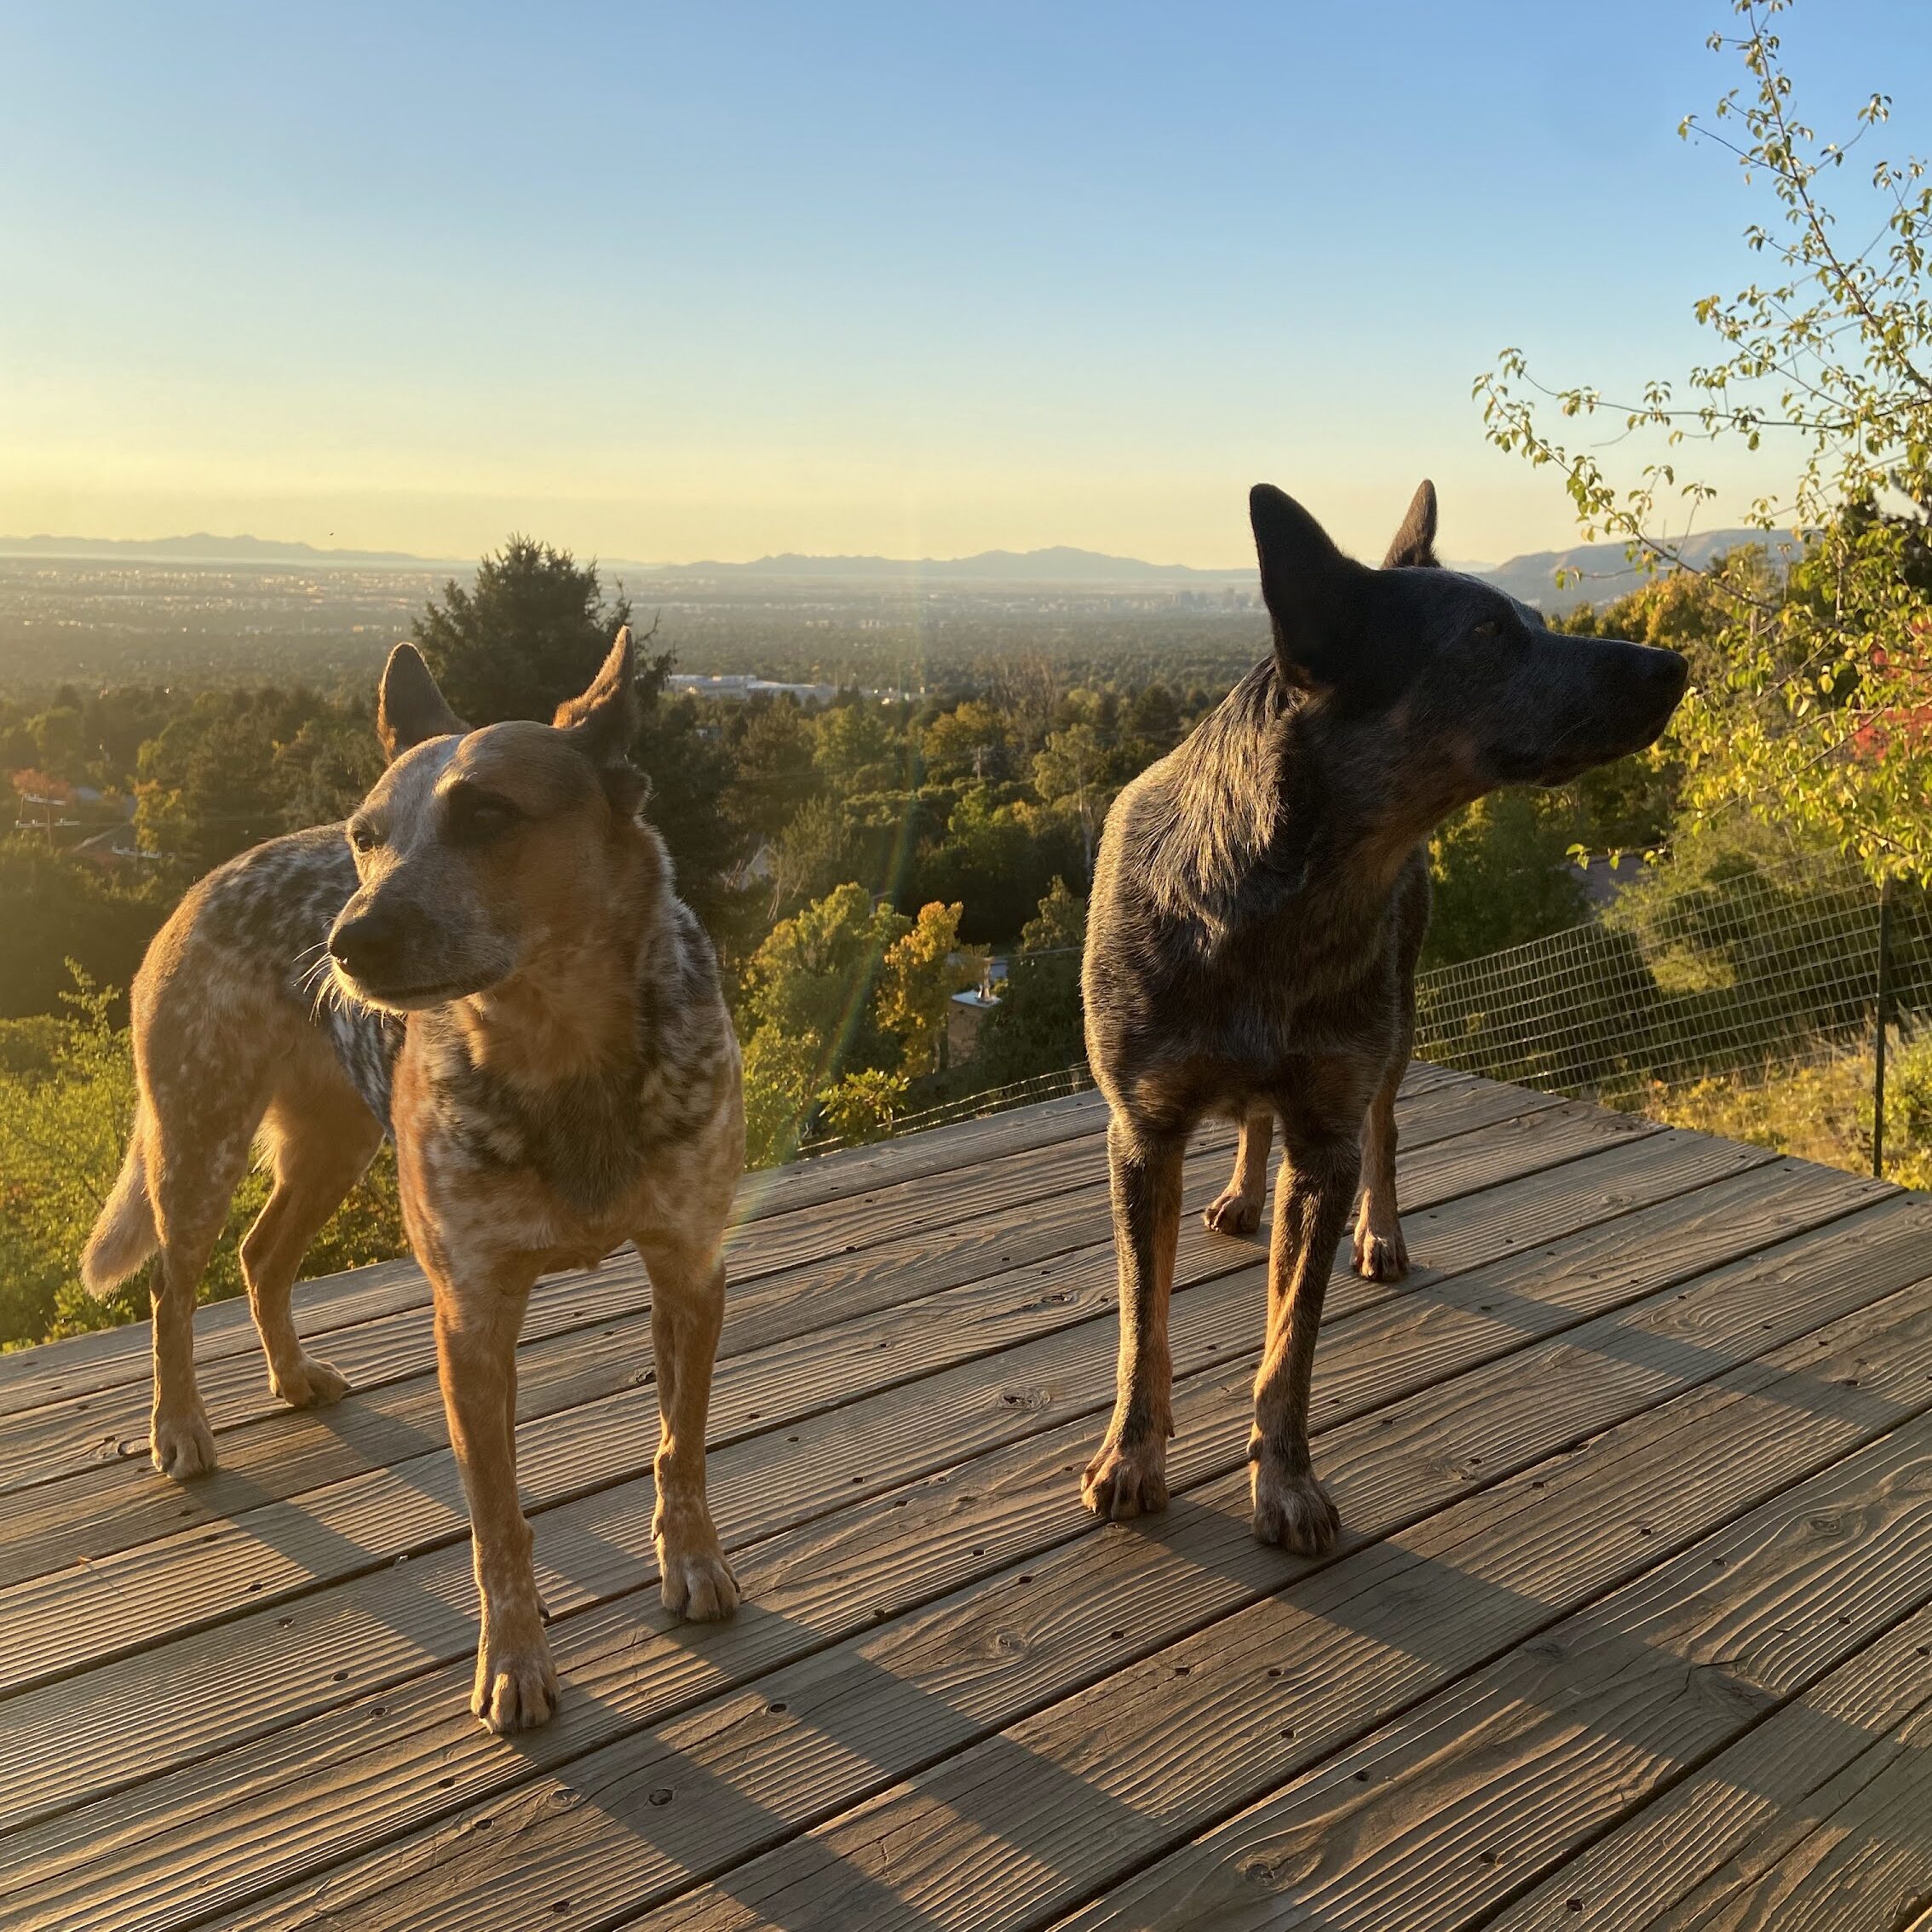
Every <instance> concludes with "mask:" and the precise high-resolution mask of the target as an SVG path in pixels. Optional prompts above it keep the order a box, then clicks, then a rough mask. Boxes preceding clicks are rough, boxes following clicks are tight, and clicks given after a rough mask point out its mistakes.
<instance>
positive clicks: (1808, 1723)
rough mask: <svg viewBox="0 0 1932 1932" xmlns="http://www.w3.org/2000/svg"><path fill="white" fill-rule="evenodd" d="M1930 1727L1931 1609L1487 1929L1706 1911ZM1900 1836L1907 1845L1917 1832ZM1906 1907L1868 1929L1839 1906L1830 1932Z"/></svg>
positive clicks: (1927, 1885)
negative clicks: (1695, 1900) (1693, 1903)
mask: <svg viewBox="0 0 1932 1932" xmlns="http://www.w3.org/2000/svg"><path fill="white" fill-rule="evenodd" d="M1820 1627H1826V1628H1828V1626H1820ZM1929 1716H1932V1609H1927V1608H1921V1609H1920V1610H1918V1612H1916V1613H1914V1614H1913V1615H1912V1616H1909V1617H1907V1618H1906V1619H1905V1620H1904V1621H1903V1622H1902V1623H1900V1624H1895V1625H1894V1626H1893V1627H1892V1628H1891V1629H1890V1630H1888V1631H1886V1632H1885V1634H1884V1635H1883V1636H1880V1637H1879V1638H1877V1640H1876V1641H1875V1642H1872V1643H1871V1644H1870V1645H1869V1646H1867V1647H1866V1648H1864V1649H1862V1650H1860V1651H1859V1652H1858V1653H1856V1654H1855V1655H1854V1656H1852V1657H1851V1658H1850V1659H1849V1660H1848V1661H1846V1662H1844V1663H1843V1664H1841V1665H1839V1666H1838V1667H1837V1669H1835V1670H1831V1672H1830V1673H1829V1674H1828V1675H1826V1676H1824V1677H1823V1678H1821V1679H1820V1681H1819V1682H1816V1683H1815V1684H1814V1685H1813V1686H1811V1688H1808V1690H1807V1691H1806V1692H1805V1693H1804V1694H1803V1696H1802V1697H1799V1698H1797V1699H1792V1700H1791V1701H1790V1702H1788V1703H1786V1704H1785V1705H1782V1706H1781V1707H1780V1709H1778V1710H1777V1711H1775V1712H1774V1714H1773V1715H1772V1716H1769V1717H1768V1718H1767V1719H1765V1720H1764V1721H1763V1722H1761V1723H1759V1724H1758V1725H1757V1727H1756V1728H1753V1729H1751V1730H1749V1731H1747V1732H1745V1734H1744V1736H1743V1737H1741V1738H1740V1739H1738V1740H1737V1742H1735V1743H1734V1744H1733V1745H1730V1746H1729V1747H1728V1749H1726V1750H1724V1751H1721V1752H1719V1753H1718V1754H1717V1755H1716V1756H1715V1757H1711V1758H1710V1759H1709V1760H1708V1761H1707V1762H1705V1763H1704V1764H1703V1765H1702V1766H1701V1767H1700V1768H1699V1769H1697V1770H1696V1771H1695V1772H1694V1773H1693V1774H1691V1775H1690V1776H1688V1777H1687V1778H1685V1779H1683V1780H1682V1781H1681V1782H1679V1783H1678V1784H1676V1785H1674V1786H1673V1787H1671V1788H1670V1790H1669V1791H1667V1792H1666V1793H1665V1795H1663V1796H1662V1797H1655V1798H1653V1799H1651V1801H1650V1802H1648V1803H1642V1804H1641V1806H1640V1807H1639V1808H1636V1810H1635V1813H1634V1815H1632V1816H1631V1817H1630V1818H1629V1819H1628V1820H1625V1821H1624V1823H1623V1824H1622V1825H1620V1826H1619V1827H1618V1829H1617V1830H1615V1831H1613V1832H1611V1833H1610V1834H1609V1835H1608V1836H1607V1837H1604V1838H1601V1839H1599V1840H1598V1841H1597V1842H1596V1843H1595V1844H1593V1845H1592V1846H1590V1849H1588V1850H1586V1851H1584V1852H1582V1853H1579V1854H1577V1855H1576V1856H1574V1857H1573V1858H1571V1859H1569V1860H1567V1861H1566V1862H1565V1863H1564V1864H1562V1865H1561V1866H1559V1867H1558V1868H1557V1869H1556V1870H1555V1872H1551V1873H1550V1875H1549V1876H1548V1877H1545V1878H1544V1879H1543V1880H1542V1881H1541V1883H1538V1885H1537V1886H1536V1887H1535V1889H1533V1890H1532V1891H1531V1892H1529V1893H1527V1894H1526V1895H1524V1896H1523V1897H1521V1899H1519V1900H1517V1901H1516V1903H1515V1905H1514V1906H1511V1907H1510V1908H1509V1910H1508V1911H1506V1912H1504V1914H1503V1915H1502V1917H1501V1918H1498V1919H1496V1920H1494V1921H1493V1922H1492V1923H1493V1924H1494V1926H1495V1928H1496V1932H1533V1929H1538V1928H1540V1929H1545V1932H1547V1929H1551V1928H1555V1927H1557V1926H1574V1925H1579V1924H1580V1925H1584V1926H1594V1927H1601V1926H1605V1925H1612V1926H1615V1925H1639V1924H1649V1923H1653V1922H1657V1921H1660V1920H1662V1919H1663V1918H1665V1915H1667V1914H1677V1913H1679V1912H1682V1910H1683V1909H1684V1908H1685V1901H1686V1900H1688V1899H1689V1898H1691V1896H1692V1895H1693V1894H1701V1897H1700V1898H1699V1907H1700V1908H1704V1909H1708V1908H1709V1907H1710V1906H1711V1905H1712V1904H1713V1903H1714V1901H1715V1900H1716V1899H1718V1898H1720V1897H1725V1898H1734V1897H1737V1896H1739V1895H1742V1894H1744V1893H1745V1891H1746V1890H1747V1889H1748V1888H1749V1887H1750V1886H1751V1884H1752V1883H1755V1882H1756V1879H1757V1877H1758V1876H1759V1875H1760V1874H1762V1872H1764V1871H1766V1870H1767V1869H1768V1867H1770V1866H1774V1865H1775V1864H1777V1863H1778V1862H1779V1861H1780V1860H1782V1859H1783V1858H1784V1856H1785V1853H1786V1851H1787V1849H1790V1848H1791V1847H1794V1846H1796V1845H1797V1844H1801V1843H1803V1841H1804V1840H1806V1839H1807V1838H1808V1837H1811V1835H1812V1833H1813V1831H1814V1829H1815V1828H1816V1826H1817V1825H1818V1823H1819V1821H1820V1820H1826V1819H1828V1818H1830V1817H1831V1816H1832V1815H1833V1814H1838V1813H1840V1812H1842V1811H1843V1809H1844V1808H1846V1807H1847V1806H1848V1805H1849V1803H1850V1801H1851V1800H1852V1798H1853V1797H1854V1795H1855V1794H1856V1793H1857V1792H1859V1791H1861V1790H1863V1789H1864V1788H1865V1787H1866V1785H1870V1784H1872V1783H1873V1782H1874V1781H1876V1780H1879V1779H1882V1778H1883V1777H1885V1776H1886V1775H1887V1774H1889V1771H1890V1769H1891V1765H1892V1760H1893V1759H1894V1758H1895V1756H1896V1755H1897V1753H1898V1751H1900V1750H1901V1749H1904V1750H1912V1749H1916V1750H1917V1751H1918V1753H1919V1755H1920V1757H1922V1758H1923V1757H1924V1756H1925V1747H1926V1746H1927V1745H1928V1744H1932V1734H1929V1733H1928V1728H1927V1720H1928V1717H1929ZM1646 1795H1647V1794H1646ZM1919 1803H1920V1807H1921V1808H1920V1811H1919V1816H1920V1817H1921V1819H1923V1818H1926V1817H1932V1797H1921V1799H1920V1800H1919ZM1894 1837H1895V1842H1898V1843H1901V1844H1902V1845H1906V1846H1909V1844H1910V1834H1909V1833H1906V1834H1894ZM1917 1855H1918V1860H1919V1863H1920V1868H1921V1870H1923V1866H1924V1862H1925V1860H1927V1859H1928V1858H1929V1857H1932V1845H1929V1844H1927V1843H1926V1842H1925V1840H1924V1838H1923V1835H1922V1836H1921V1837H1920V1840H1919V1842H1918V1854H1917ZM1918 1889H1919V1893H1920V1895H1921V1897H1922V1899H1923V1896H1924V1895H1926V1894H1928V1893H1932V1878H1923V1877H1922V1878H1921V1879H1919V1880H1918ZM1571 1900H1576V1901H1577V1903H1576V1904H1574V1905H1573V1904H1572V1903H1571ZM1838 1905H1839V1908H1840V1910H1841V1911H1843V1912H1844V1916H1843V1918H1840V1919H1838V1920H1836V1921H1834V1922H1833V1923H1834V1924H1837V1925H1843V1926H1850V1925H1854V1924H1859V1923H1866V1924H1869V1925H1871V1926H1872V1927H1874V1928H1883V1932H1893V1929H1894V1928H1895V1927H1896V1926H1898V1925H1899V1924H1900V1923H1901V1921H1902V1917H1903V1916H1905V1915H1901V1913H1900V1911H1899V1909H1898V1907H1899V1905H1900V1900H1899V1899H1898V1898H1897V1897H1896V1895H1887V1896H1886V1897H1885V1899H1884V1905H1885V1909H1884V1910H1883V1911H1881V1912H1877V1913H1874V1914H1871V1915H1868V1916H1867V1917H1866V1918H1865V1919H1864V1920H1862V1921H1861V1920H1860V1919H1858V1918H1855V1917H1854V1915H1853V1914H1852V1913H1851V1912H1849V1910H1847V1909H1846V1905H1847V1901H1845V1900H1839V1901H1838ZM1694 1909H1697V1908H1693V1911H1694ZM1676 1922H1678V1921H1676V1919H1673V1923H1676Z"/></svg>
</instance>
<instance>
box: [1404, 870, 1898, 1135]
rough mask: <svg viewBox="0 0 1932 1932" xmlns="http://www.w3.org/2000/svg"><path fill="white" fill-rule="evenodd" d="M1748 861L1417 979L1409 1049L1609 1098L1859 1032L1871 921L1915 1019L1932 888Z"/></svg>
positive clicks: (1785, 1057) (1875, 989)
mask: <svg viewBox="0 0 1932 1932" xmlns="http://www.w3.org/2000/svg"><path fill="white" fill-rule="evenodd" d="M1890 900H1891V904H1890V907H1889V912H1888V911H1885V910H1884V909H1883V907H1882V904H1881V894H1880V893H1879V891H1878V889H1877V888H1876V887H1875V886H1873V885H1872V883H1870V882H1869V881H1868V880H1866V879H1865V878H1864V877H1862V876H1860V875H1858V874H1856V873H1853V872H1851V871H1849V870H1839V869H1837V868H1835V867H1806V868H1796V867H1788V868H1776V869H1757V870H1751V871H1744V872H1740V873H1739V874H1738V875H1736V876H1734V877H1728V878H1712V879H1708V880H1704V881H1700V882H1698V883H1694V884H1690V885H1685V884H1683V883H1681V882H1677V881H1665V880H1663V879H1661V878H1659V879H1657V880H1654V881H1646V882H1643V883H1640V884H1639V885H1638V886H1636V888H1632V889H1630V890H1629V891H1626V892H1625V893H1624V894H1622V895H1620V896H1619V898H1618V899H1617V900H1614V901H1613V903H1612V904H1611V905H1610V906H1608V907H1607V908H1606V909H1605V911H1604V912H1603V915H1602V917H1601V918H1600V919H1598V920H1596V921H1593V922H1592V923H1590V924H1588V925H1584V926H1577V927H1573V928H1572V929H1570V930H1568V931H1567V932H1561V933H1555V934H1551V935H1550V937H1549V938H1547V939H1540V940H1532V941H1531V942H1530V943H1529V944H1527V945H1526V946H1512V947H1510V948H1509V950H1508V951H1507V952H1495V953H1490V954H1488V955H1486V956H1485V957H1482V958H1480V959H1472V960H1469V961H1466V962H1464V963H1463V964H1461V965H1457V966H1446V967H1442V968H1440V969H1437V970H1436V971H1435V972H1430V973H1424V974H1423V975H1419V976H1418V978H1417V982H1416V1006H1417V1014H1416V1051H1417V1054H1418V1055H1420V1056H1421V1057H1422V1058H1423V1059H1426V1060H1432V1061H1439V1062H1440V1063H1441V1064H1443V1065H1445V1066H1450V1067H1461V1068H1463V1069H1465V1070H1467V1071H1468V1072H1475V1073H1483V1074H1486V1075H1488V1076H1489V1077H1490V1078H1492V1079H1498V1080H1512V1081H1516V1082H1519V1083H1521V1084H1523V1085H1526V1086H1535V1087H1544V1088H1549V1089H1552V1090H1556V1091H1560V1092H1566V1093H1579V1094H1580V1093H1588V1094H1594V1095H1597V1096H1599V1097H1601V1098H1605V1099H1614V1098H1618V1097H1621V1096H1624V1095H1631V1094H1635V1093H1636V1092H1639V1091H1641V1090H1646V1089H1648V1088H1650V1087H1652V1086H1654V1085H1655V1084H1658V1083H1660V1082H1661V1083H1664V1084H1678V1083H1682V1082H1684V1081H1688V1080H1693V1079H1698V1078H1707V1077H1710V1076H1711V1075H1714V1074H1728V1073H1752V1074H1762V1073H1763V1072H1768V1071H1771V1070H1774V1069H1775V1068H1776V1067H1780V1066H1791V1065H1797V1064H1800V1063H1802V1062H1804V1061H1809V1060H1813V1059H1815V1058H1817V1057H1818V1056H1819V1055H1820V1054H1824V1053H1829V1052H1832V1051H1842V1050H1844V1049H1848V1048H1851V1047H1855V1046H1858V1045H1860V1044H1869V1043H1870V1042H1871V1041H1872V1039H1873V1038H1874V1034H1875V1029H1876V1026H1877V1014H1878V1004H1879V998H1878V996H1879V980H1880V959H1881V948H1880V939H1881V929H1882V927H1883V929H1884V932H1883V936H1884V938H1885V940H1886V941H1887V944H1886V946H1885V949H1884V951H1885V955H1886V961H1887V973H1886V978H1887V981H1888V984H1887V988H1886V991H1887V996H1888V997H1887V1006H1888V1009H1889V1021H1890V1023H1891V1024H1892V1025H1893V1026H1896V1027H1899V1028H1900V1029H1903V1030H1906V1031H1910V1030H1912V1028H1914V1027H1915V1026H1918V1025H1921V1024H1923V1022H1924V1021H1925V1020H1926V1019H1927V1018H1928V1017H1932V895H1929V894H1927V892H1926V891H1925V890H1924V888H1922V887H1916V886H1905V885H1900V884H1895V885H1894V887H1893V888H1892V889H1891V893H1890Z"/></svg>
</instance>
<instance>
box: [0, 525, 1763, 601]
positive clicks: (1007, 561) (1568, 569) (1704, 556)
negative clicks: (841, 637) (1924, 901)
mask: <svg viewBox="0 0 1932 1932" xmlns="http://www.w3.org/2000/svg"><path fill="white" fill-rule="evenodd" d="M1746 543H1770V544H1771V545H1772V546H1773V547H1774V549H1776V550H1777V551H1778V552H1779V553H1780V555H1785V556H1786V557H1789V556H1790V555H1793V554H1794V553H1795V550H1796V548H1797V546H1796V545H1795V544H1794V543H1792V542H1791V539H1790V538H1785V537H1773V538H1767V536H1766V535H1765V533H1764V532H1762V531H1757V530H1713V531H1711V532H1707V533H1705V535H1703V536H1701V537H1693V538H1688V539H1687V540H1686V541H1685V543H1683V544H1682V546H1681V550H1682V555H1683V558H1684V560H1685V561H1686V562H1687V563H1689V564H1692V565H1693V566H1701V565H1703V564H1705V563H1707V562H1709V561H1710V560H1711V557H1713V556H1715V555H1717V554H1719V553H1720V552H1722V551H1724V550H1730V549H1737V548H1738V547H1739V546H1740V545H1742V544H1746ZM0 557H16V558H21V557H44V558H48V559H49V560H55V559H72V560H77V561H78V560H83V559H99V560H101V561H124V562H129V563H135V562H152V563H209V564H222V563H226V564H238V563H239V564H309V565H322V566H328V565H361V566H392V567H394V568H397V569H415V570H440V569H447V568H451V567H457V568H462V567H465V566H464V565H463V564H462V563H459V562H457V561H456V560H452V559H449V558H436V557H418V556H411V555H408V554H407V553H406V552H404V551H400V550H325V549H317V548H316V547H315V546H314V545H313V544H311V543H279V542H275V541H273V540H272V539H269V538H262V537H214V536H210V535H209V534H208V533H206V532H199V533H198V534H196V535H194V536H192V537H163V538H152V539H147V540H140V541H135V540H124V539H120V538H103V537H0ZM1457 567H1458V568H1461V569H1464V570H1467V571H1468V572H1469V573H1470V574H1471V575H1472V576H1476V577H1482V578H1486V579H1487V580H1488V581H1489V582H1490V583H1492V584H1497V585H1498V586H1499V587H1501V588H1502V589H1505V590H1507V591H1509V593H1510V595H1513V596H1516V597H1521V599H1522V600H1523V601H1524V602H1525V603H1531V604H1537V605H1539V606H1541V607H1542V608H1543V609H1544V610H1546V611H1550V612H1560V611H1567V610H1570V609H1572V608H1573V607H1575V606H1576V605H1578V604H1581V603H1585V602H1590V603H1607V602H1608V601H1610V600H1611V599H1613V598H1615V597H1619V596H1622V595H1624V592H1625V591H1628V590H1631V589H1635V588H1636V586H1637V585H1638V584H1640V583H1642V581H1643V573H1642V571H1641V570H1640V569H1638V568H1637V567H1636V566H1634V565H1632V564H1631V563H1630V561H1629V559H1628V558H1627V557H1626V556H1625V555H1624V546H1623V545H1622V544H1621V543H1579V544H1576V545H1574V546H1573V548H1571V549H1567V550H1536V551H1532V552H1531V553H1530V554H1529V555H1526V556H1520V557H1511V558H1510V559H1509V561H1508V562H1506V563H1500V564H1464V565H1460V566H1457ZM607 568H609V569H612V570H625V571H635V572H640V573H642V574H643V575H646V576H648V577H651V578H691V579H693V580H705V581H710V582H718V581H725V582H729V581H731V580H732V579H734V578H745V579H752V580H757V581H780V582H782V581H784V580H786V579H791V580H793V581H797V580H800V579H808V580H813V581H818V582H843V583H865V582H882V581H889V580H893V579H903V578H916V579H917V580H919V581H921V582H924V583H959V584H1023V585H1030V586H1034V587H1038V588H1043V589H1044V588H1046V587H1049V586H1051V585H1055V584H1087V585H1101V584H1111V585H1117V586H1120V587H1122V588H1130V587H1133V586H1136V585H1141V586H1145V587H1147V588H1148V589H1153V588H1157V587H1164V588H1167V589H1189V588H1197V589H1207V588H1216V589H1218V588H1221V587H1223V586H1226V585H1229V584H1234V585H1248V584H1252V583H1253V581H1254V568H1253V566H1252V565H1243V566H1239V568H1235V569H1229V570H1197V569H1196V568H1194V567H1193V566H1192V565H1190V564H1155V563H1144V562H1142V561H1141V559H1139V558H1138V557H1114V556H1107V555H1104V554H1103V553H1102V552H1101V551H1098V550H1079V549H1072V548H1070V547H1068V546H1067V545H1066V544H1057V545H1055V546H1054V547H1053V548H1052V549H1044V550H982V551H980V553H979V554H978V555H975V556H970V557H950V558H937V557H924V558H920V559H917V560H916V561H915V560H911V559H907V558H900V557H872V556H843V557H818V556H803V555H798V554H796V553H795V552H787V553H785V555H780V556H771V557H759V558H757V559H756V560H755V561H752V562H750V563H716V562H704V563H687V564H643V563H619V562H615V561H607ZM1558 572H1564V573H1565V574H1571V573H1574V575H1575V576H1576V578H1577V581H1576V582H1574V583H1572V584H1565V585H1564V586H1563V587H1562V588H1561V589H1559V588H1558V586H1557V583H1556V578H1557V573H1558Z"/></svg>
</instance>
